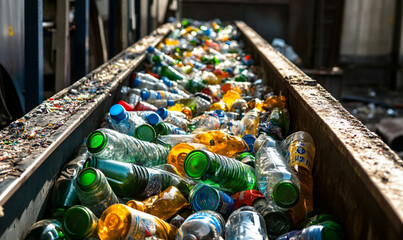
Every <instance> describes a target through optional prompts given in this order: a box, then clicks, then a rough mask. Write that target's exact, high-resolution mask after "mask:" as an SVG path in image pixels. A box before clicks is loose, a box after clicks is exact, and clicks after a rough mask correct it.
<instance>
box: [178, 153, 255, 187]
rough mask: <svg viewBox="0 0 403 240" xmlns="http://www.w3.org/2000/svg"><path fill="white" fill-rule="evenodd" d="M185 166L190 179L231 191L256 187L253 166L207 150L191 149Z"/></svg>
mask: <svg viewBox="0 0 403 240" xmlns="http://www.w3.org/2000/svg"><path fill="white" fill-rule="evenodd" d="M183 166H184V170H185V173H186V175H187V176H188V177H189V178H190V179H193V180H195V181H197V182H202V183H204V184H207V185H210V186H212V187H216V188H218V189H220V190H223V191H226V192H229V193H235V192H240V191H244V190H250V189H256V179H255V173H254V169H253V168H252V167H250V166H248V165H246V164H243V163H241V162H239V161H237V160H235V159H232V158H229V157H225V156H221V155H218V154H215V153H212V152H210V151H207V150H193V151H191V152H190V153H189V154H188V155H187V156H186V158H185V160H184V163H183Z"/></svg>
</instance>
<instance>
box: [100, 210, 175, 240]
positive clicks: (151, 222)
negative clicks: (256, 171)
mask: <svg viewBox="0 0 403 240" xmlns="http://www.w3.org/2000/svg"><path fill="white" fill-rule="evenodd" d="M177 230H178V229H177V228H176V227H174V226H172V225H170V224H169V223H167V222H165V221H164V220H162V219H160V218H157V217H155V216H153V215H151V214H148V213H144V212H141V211H138V210H135V209H133V208H131V207H129V206H126V205H124V204H114V205H112V206H110V207H109V208H108V209H106V210H105V212H104V213H103V214H102V216H101V217H100V218H99V221H98V236H99V237H100V238H101V239H102V240H112V239H133V240H134V239H136V240H145V239H146V238H147V237H148V238H150V237H156V238H159V239H166V240H173V239H174V238H175V235H176V232H177Z"/></svg>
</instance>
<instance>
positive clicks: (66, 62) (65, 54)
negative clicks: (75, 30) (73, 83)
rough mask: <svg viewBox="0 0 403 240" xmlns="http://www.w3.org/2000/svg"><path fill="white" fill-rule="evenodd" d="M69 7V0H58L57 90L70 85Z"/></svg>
mask: <svg viewBox="0 0 403 240" xmlns="http://www.w3.org/2000/svg"><path fill="white" fill-rule="evenodd" d="M69 9H70V1H69V0H59V1H56V29H57V30H56V39H55V41H56V73H55V75H56V76H55V78H56V82H55V91H56V92H59V91H60V90H62V89H64V88H65V87H67V86H70V30H69Z"/></svg>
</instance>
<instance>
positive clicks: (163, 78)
mask: <svg viewBox="0 0 403 240" xmlns="http://www.w3.org/2000/svg"><path fill="white" fill-rule="evenodd" d="M161 80H162V82H163V83H164V84H165V85H167V86H168V87H172V82H171V80H169V79H168V78H167V77H166V76H163V77H162V78H161Z"/></svg>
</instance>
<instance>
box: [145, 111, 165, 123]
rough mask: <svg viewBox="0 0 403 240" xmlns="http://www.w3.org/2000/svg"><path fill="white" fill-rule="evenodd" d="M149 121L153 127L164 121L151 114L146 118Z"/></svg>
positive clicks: (158, 116)
mask: <svg viewBox="0 0 403 240" xmlns="http://www.w3.org/2000/svg"><path fill="white" fill-rule="evenodd" d="M146 119H147V121H148V123H149V124H151V125H155V124H157V123H159V122H161V121H162V119H161V117H160V115H158V114H156V113H150V114H148V116H147V117H146Z"/></svg>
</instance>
